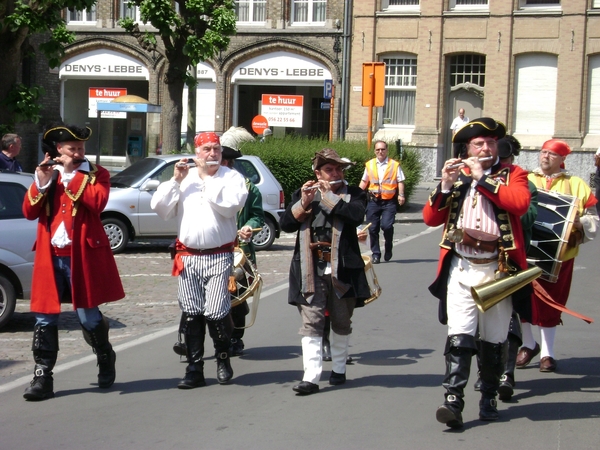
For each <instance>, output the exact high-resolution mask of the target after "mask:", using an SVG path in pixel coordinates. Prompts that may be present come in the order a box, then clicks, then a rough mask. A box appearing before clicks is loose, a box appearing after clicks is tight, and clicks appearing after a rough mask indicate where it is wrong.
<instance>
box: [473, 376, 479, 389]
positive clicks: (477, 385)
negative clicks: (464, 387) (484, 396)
mask: <svg viewBox="0 0 600 450" xmlns="http://www.w3.org/2000/svg"><path fill="white" fill-rule="evenodd" d="M473 390H474V391H476V392H479V391H480V390H481V378H479V377H477V381H476V382H475V384H474V385H473Z"/></svg>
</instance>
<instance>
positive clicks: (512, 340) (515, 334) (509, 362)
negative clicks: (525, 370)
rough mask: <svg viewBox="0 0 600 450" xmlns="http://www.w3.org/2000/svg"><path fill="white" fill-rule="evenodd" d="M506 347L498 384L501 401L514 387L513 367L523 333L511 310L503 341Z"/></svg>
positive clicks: (510, 393)
mask: <svg viewBox="0 0 600 450" xmlns="http://www.w3.org/2000/svg"><path fill="white" fill-rule="evenodd" d="M505 344H506V345H507V347H508V349H507V351H506V363H505V364H504V374H503V375H502V377H501V378H500V385H499V386H498V398H499V399H500V400H502V401H507V400H510V399H511V398H512V396H513V393H514V389H513V388H514V387H515V384H516V383H515V368H516V366H517V354H518V353H519V348H520V347H521V345H522V344H523V334H522V333H521V320H520V319H519V315H518V314H517V313H516V312H514V311H513V314H512V317H511V318H510V326H509V327H508V338H507V339H506V343H505Z"/></svg>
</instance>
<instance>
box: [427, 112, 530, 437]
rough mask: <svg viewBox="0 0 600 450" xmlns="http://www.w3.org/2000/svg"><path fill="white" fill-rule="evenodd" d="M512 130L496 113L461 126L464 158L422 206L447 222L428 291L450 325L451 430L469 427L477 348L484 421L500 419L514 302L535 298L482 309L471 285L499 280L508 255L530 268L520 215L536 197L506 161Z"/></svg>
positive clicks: (447, 417) (442, 412) (447, 381)
mask: <svg viewBox="0 0 600 450" xmlns="http://www.w3.org/2000/svg"><path fill="white" fill-rule="evenodd" d="M505 134H506V128H505V126H504V125H503V124H502V123H500V122H497V121H495V120H494V119H491V118H489V117H482V118H479V119H476V120H472V121H470V122H469V123H468V124H467V125H465V126H464V127H463V128H461V129H460V130H459V131H458V132H457V133H456V134H455V135H454V138H453V142H454V143H458V144H462V148H463V152H462V153H461V154H460V156H461V157H462V158H451V159H449V160H448V161H446V162H445V163H444V167H443V168H442V180H441V182H440V184H439V185H438V186H437V188H436V189H435V190H434V191H433V192H432V193H431V195H430V197H429V202H428V204H426V205H425V207H424V209H423V218H424V220H425V223H426V224H427V225H429V226H438V225H442V224H445V228H444V232H443V236H442V242H441V243H440V247H441V253H440V260H439V266H438V274H437V278H436V280H435V281H434V283H433V284H432V285H431V286H430V287H429V290H430V291H431V293H432V294H433V295H434V296H436V297H437V298H439V299H440V308H439V320H440V322H441V323H442V324H447V325H448V338H447V340H446V347H445V351H444V355H445V358H446V375H445V378H444V381H443V386H444V387H445V388H446V393H445V401H444V404H443V405H441V406H440V407H439V408H438V409H437V411H436V418H437V420H438V421H439V422H441V423H444V424H446V425H447V426H449V427H451V428H460V427H462V425H463V420H462V410H463V408H464V400H463V397H464V388H465V386H466V384H467V382H468V380H469V373H470V369H471V358H472V356H473V354H475V353H476V352H477V351H479V354H480V361H481V367H480V378H481V389H480V390H481V400H480V402H479V418H480V419H481V420H487V421H489V420H497V419H498V410H497V409H496V394H497V391H498V386H499V383H500V377H501V375H502V372H503V370H504V357H503V355H504V351H503V347H504V341H505V340H506V336H507V333H508V327H509V323H510V318H511V313H512V309H513V302H514V303H515V308H516V309H518V304H519V300H520V299H521V298H525V299H526V298H528V295H527V293H523V292H520V291H518V292H516V293H514V294H513V295H512V299H511V298H510V297H508V298H506V299H505V300H503V301H501V302H499V303H497V304H496V305H494V306H492V307H491V308H489V309H488V310H487V311H486V312H485V313H481V312H479V310H478V308H477V305H476V303H475V301H474V299H473V296H472V295H471V287H472V286H476V285H479V284H483V283H486V282H488V281H491V280H494V279H495V277H496V275H497V272H498V270H499V269H501V267H500V265H499V263H500V262H502V263H504V256H506V257H507V258H506V262H507V263H508V265H509V266H512V267H513V268H515V269H517V268H520V269H525V268H526V267H527V262H526V259H525V251H524V245H523V232H522V229H521V221H520V217H521V215H523V214H524V213H525V212H526V211H527V208H528V207H529V202H530V198H531V194H530V192H529V187H528V183H527V172H525V171H524V170H523V169H521V168H520V167H518V166H514V165H509V166H503V165H501V164H500V160H499V159H498V147H497V140H498V139H501V138H502V137H504V135H505ZM528 289H530V288H528ZM476 333H479V337H480V345H479V349H478V347H477V346H476V341H475V336H476Z"/></svg>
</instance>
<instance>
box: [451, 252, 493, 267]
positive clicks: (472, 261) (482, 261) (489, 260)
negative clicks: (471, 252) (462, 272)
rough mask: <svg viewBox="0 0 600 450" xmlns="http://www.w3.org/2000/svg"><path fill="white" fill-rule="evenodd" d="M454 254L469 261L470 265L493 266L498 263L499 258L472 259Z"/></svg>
mask: <svg viewBox="0 0 600 450" xmlns="http://www.w3.org/2000/svg"><path fill="white" fill-rule="evenodd" d="M454 254H455V255H456V256H458V257H459V258H460V259H464V260H465V261H467V262H468V263H470V264H475V265H477V264H491V263H493V262H498V257H497V256H494V257H493V258H470V257H467V256H463V255H461V254H459V253H456V252H454Z"/></svg>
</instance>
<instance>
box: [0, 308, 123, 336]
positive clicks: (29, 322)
mask: <svg viewBox="0 0 600 450" xmlns="http://www.w3.org/2000/svg"><path fill="white" fill-rule="evenodd" d="M107 319H108V323H109V325H110V327H111V328H125V327H126V326H127V325H125V324H124V323H122V322H119V321H118V320H114V319H111V318H110V317H108V316H107ZM34 326H35V315H34V314H33V313H32V312H24V313H23V312H21V313H14V314H13V316H12V317H11V319H10V321H9V322H8V323H7V324H6V326H5V327H4V328H2V333H7V334H8V333H19V332H26V331H31V332H32V333H33V327H34ZM77 330H81V325H80V324H79V319H78V318H77V313H76V312H75V311H63V312H61V313H60V317H59V319H58V331H77Z"/></svg>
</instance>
